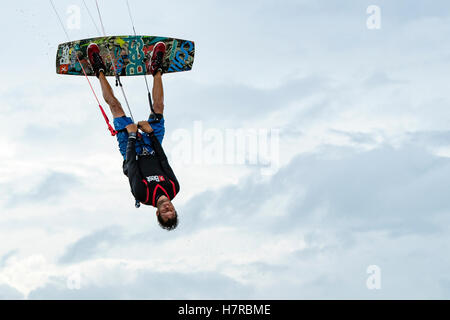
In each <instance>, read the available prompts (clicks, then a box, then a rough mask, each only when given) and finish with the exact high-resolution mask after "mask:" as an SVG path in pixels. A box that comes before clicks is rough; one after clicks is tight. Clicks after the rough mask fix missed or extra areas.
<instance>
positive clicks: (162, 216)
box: [156, 197, 178, 231]
mask: <svg viewBox="0 0 450 320" xmlns="http://www.w3.org/2000/svg"><path fill="white" fill-rule="evenodd" d="M156 216H157V218H158V223H159V225H160V226H161V228H163V229H166V230H169V231H170V230H173V229H175V228H176V227H177V225H178V215H177V211H176V210H175V207H174V206H173V204H172V202H171V201H170V200H169V199H168V198H166V197H164V199H161V201H158V203H157V210H156Z"/></svg>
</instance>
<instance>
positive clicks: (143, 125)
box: [138, 121, 153, 133]
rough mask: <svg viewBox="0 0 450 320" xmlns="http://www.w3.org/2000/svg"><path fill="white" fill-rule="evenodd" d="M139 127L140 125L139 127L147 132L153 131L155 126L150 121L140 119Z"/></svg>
mask: <svg viewBox="0 0 450 320" xmlns="http://www.w3.org/2000/svg"><path fill="white" fill-rule="evenodd" d="M138 127H139V129H141V130H142V131H144V132H146V133H151V132H153V128H152V127H151V126H150V124H149V123H148V121H139V122H138Z"/></svg>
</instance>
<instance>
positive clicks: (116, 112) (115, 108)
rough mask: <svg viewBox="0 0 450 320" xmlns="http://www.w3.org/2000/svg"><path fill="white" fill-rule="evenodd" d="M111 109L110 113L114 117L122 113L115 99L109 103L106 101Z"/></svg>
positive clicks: (120, 106)
mask: <svg viewBox="0 0 450 320" xmlns="http://www.w3.org/2000/svg"><path fill="white" fill-rule="evenodd" d="M106 102H107V103H108V105H109V107H110V109H111V112H112V113H113V114H114V115H119V114H122V113H124V112H123V109H122V105H121V104H120V102H119V100H117V99H116V98H113V99H111V100H110V101H106Z"/></svg>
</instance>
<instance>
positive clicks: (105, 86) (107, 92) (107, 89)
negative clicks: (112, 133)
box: [98, 72, 125, 118]
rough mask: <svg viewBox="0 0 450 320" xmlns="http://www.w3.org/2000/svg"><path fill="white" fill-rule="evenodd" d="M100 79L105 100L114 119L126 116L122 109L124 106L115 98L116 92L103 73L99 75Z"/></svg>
mask: <svg viewBox="0 0 450 320" xmlns="http://www.w3.org/2000/svg"><path fill="white" fill-rule="evenodd" d="M98 79H99V80H100V85H101V86H102V93H103V98H104V99H105V101H106V103H107V104H108V105H109V108H110V109H111V113H112V115H113V118H120V117H123V116H125V112H124V111H123V109H122V105H121V104H120V102H119V100H117V98H116V97H115V96H114V92H113V90H112V88H111V86H110V85H109V82H108V80H107V79H106V77H105V75H104V74H103V72H100V73H99V76H98Z"/></svg>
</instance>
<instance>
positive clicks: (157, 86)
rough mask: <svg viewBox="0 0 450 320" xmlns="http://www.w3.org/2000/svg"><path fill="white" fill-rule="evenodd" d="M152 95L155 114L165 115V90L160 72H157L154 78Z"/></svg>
mask: <svg viewBox="0 0 450 320" xmlns="http://www.w3.org/2000/svg"><path fill="white" fill-rule="evenodd" d="M152 94H153V110H155V113H159V114H163V113H164V90H163V83H162V76H161V72H160V71H158V72H156V74H155V75H154V76H153V90H152Z"/></svg>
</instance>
